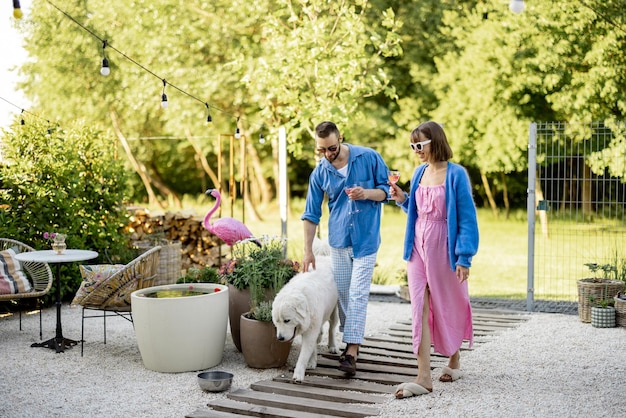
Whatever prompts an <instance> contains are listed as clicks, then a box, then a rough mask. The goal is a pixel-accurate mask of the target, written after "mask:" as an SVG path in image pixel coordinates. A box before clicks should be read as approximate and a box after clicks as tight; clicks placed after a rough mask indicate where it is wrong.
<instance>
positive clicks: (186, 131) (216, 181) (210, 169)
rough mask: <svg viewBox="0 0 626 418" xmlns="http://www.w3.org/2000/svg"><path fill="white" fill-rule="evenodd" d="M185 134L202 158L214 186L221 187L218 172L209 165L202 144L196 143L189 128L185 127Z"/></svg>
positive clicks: (205, 170)
mask: <svg viewBox="0 0 626 418" xmlns="http://www.w3.org/2000/svg"><path fill="white" fill-rule="evenodd" d="M185 135H186V136H187V140H188V141H189V143H190V144H191V146H192V147H193V150H194V151H195V153H196V155H197V156H198V159H199V160H200V163H201V164H202V169H203V170H204V172H205V173H206V174H207V176H209V178H210V179H211V181H212V182H213V187H214V188H219V187H220V185H219V181H218V179H217V174H215V172H214V171H213V169H212V168H211V166H210V165H209V162H208V160H207V159H206V156H205V155H204V153H203V152H202V148H200V146H199V145H198V144H197V143H196V141H194V139H193V136H192V135H191V132H189V128H185Z"/></svg>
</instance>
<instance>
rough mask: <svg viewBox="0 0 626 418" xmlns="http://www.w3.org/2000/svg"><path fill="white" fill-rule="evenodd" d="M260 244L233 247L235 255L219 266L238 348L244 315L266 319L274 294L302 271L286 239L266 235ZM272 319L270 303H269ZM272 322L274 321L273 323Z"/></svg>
mask: <svg viewBox="0 0 626 418" xmlns="http://www.w3.org/2000/svg"><path fill="white" fill-rule="evenodd" d="M260 241H261V246H260V247H259V246H257V245H256V244H255V243H253V242H246V243H241V244H237V245H236V246H235V247H233V258H232V259H231V260H229V261H228V262H227V263H225V264H223V265H222V266H221V267H220V269H219V273H218V275H219V277H220V279H221V281H222V283H223V284H226V285H228V288H229V296H230V300H229V320H230V330H231V336H232V338H233V343H234V344H235V347H237V349H238V350H239V351H242V344H241V332H240V324H241V319H240V317H241V315H242V314H245V313H249V316H250V317H251V319H255V318H256V317H257V316H258V317H265V318H267V312H263V310H265V311H267V310H268V306H267V305H262V302H270V301H271V300H272V299H273V298H274V295H275V294H276V293H277V292H278V291H279V290H280V289H281V288H282V287H283V286H284V285H285V283H287V282H288V281H289V280H290V279H291V278H292V277H293V276H295V275H296V274H297V273H298V271H299V270H300V265H299V263H298V262H297V261H293V260H290V259H288V258H286V257H285V248H286V242H285V240H284V239H281V238H277V237H268V236H264V237H262V238H261V239H260ZM269 311H270V315H269V321H270V322H271V305H270V306H269ZM272 325H273V324H272Z"/></svg>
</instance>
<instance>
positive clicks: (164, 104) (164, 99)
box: [161, 93, 167, 109]
mask: <svg viewBox="0 0 626 418" xmlns="http://www.w3.org/2000/svg"><path fill="white" fill-rule="evenodd" d="M161 107H162V108H163V109H167V94H165V93H163V95H162V96H161Z"/></svg>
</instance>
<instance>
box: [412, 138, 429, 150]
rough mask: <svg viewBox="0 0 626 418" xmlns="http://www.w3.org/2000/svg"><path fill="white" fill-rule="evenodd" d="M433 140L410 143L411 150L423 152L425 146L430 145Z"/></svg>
mask: <svg viewBox="0 0 626 418" xmlns="http://www.w3.org/2000/svg"><path fill="white" fill-rule="evenodd" d="M431 141H432V140H431V139H429V140H428V141H422V142H410V143H409V145H410V146H411V149H412V150H413V151H421V150H423V149H424V145H428V144H430V142H431Z"/></svg>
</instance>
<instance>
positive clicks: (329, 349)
mask: <svg viewBox="0 0 626 418" xmlns="http://www.w3.org/2000/svg"><path fill="white" fill-rule="evenodd" d="M328 352H329V353H331V354H337V353H339V350H338V349H337V347H328Z"/></svg>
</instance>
